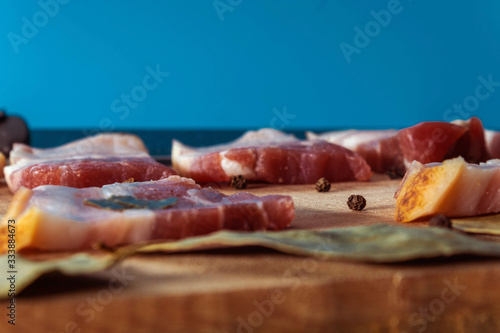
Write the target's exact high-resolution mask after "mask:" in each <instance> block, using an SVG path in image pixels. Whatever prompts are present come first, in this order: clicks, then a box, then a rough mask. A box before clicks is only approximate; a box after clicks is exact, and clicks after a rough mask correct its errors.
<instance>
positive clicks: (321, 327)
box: [0, 177, 500, 333]
mask: <svg viewBox="0 0 500 333" xmlns="http://www.w3.org/2000/svg"><path fill="white" fill-rule="evenodd" d="M397 186H398V181H390V180H386V179H384V178H382V177H378V178H376V180H375V181H371V182H366V183H342V184H332V190H331V191H330V192H328V193H318V192H316V191H315V190H314V186H305V185H300V186H276V185H273V186H263V185H252V186H250V187H249V188H248V189H247V191H249V192H252V193H254V194H257V195H265V194H271V193H272V194H275V193H280V194H289V195H291V196H292V197H293V198H294V201H295V205H296V210H297V218H296V220H295V221H294V223H293V226H292V228H326V227H335V226H336V227H345V226H352V225H366V224H373V223H378V222H384V223H394V224H395V223H396V222H394V220H393V214H394V200H393V198H392V196H393V194H394V191H395V190H396V188H397ZM223 191H224V192H226V193H232V192H234V190H231V189H227V188H226V189H223ZM351 194H361V195H363V196H364V197H365V198H366V200H367V206H366V208H365V210H363V211H361V212H354V211H351V210H349V208H348V207H347V204H346V202H347V198H348V197H349V195H351ZM10 198H11V196H10V194H8V192H7V191H6V189H5V187H2V188H0V210H1V213H5V210H6V205H7V203H8V201H9V200H10ZM407 226H408V227H425V223H412V224H407ZM483 238H484V239H488V240H491V241H500V238H497V237H493V236H488V237H483ZM56 255H57V256H59V255H61V254H36V253H32V254H30V256H31V257H35V258H40V259H43V258H49V257H53V256H56ZM450 284H451V285H454V284H455V285H456V286H457V287H455V289H454V290H452V289H453V287H450ZM456 288H458V289H456ZM6 304H7V303H6V302H3V303H1V305H0V307H1V308H2V309H3V310H1V311H0V313H1V314H2V315H1V316H0V318H2V319H1V321H0V332H2V333H3V332H163V331H172V332H391V333H402V332H407V333H410V332H499V331H500V260H498V259H484V258H475V257H460V258H452V259H433V260H421V261H413V262H409V263H404V264H390V265H387V264H385V265H375V264H363V263H352V262H343V261H322V260H318V259H313V258H306V257H296V256H291V255H285V254H281V253H278V252H274V251H270V250H265V249H262V248H257V247H245V248H238V249H224V250H211V251H200V252H195V253H185V254H168V255H167V254H148V255H136V256H134V257H132V258H129V259H126V260H125V261H124V262H123V263H121V264H120V265H118V266H115V267H114V268H112V269H111V270H109V271H106V272H102V273H99V274H93V275H90V276H84V277H73V278H70V277H65V276H61V275H58V274H52V275H50V276H45V277H43V278H42V279H40V280H39V281H37V282H35V283H34V284H33V285H32V286H30V287H28V288H27V289H26V290H25V291H24V292H23V293H22V294H21V295H20V296H19V297H18V299H17V325H16V326H15V327H13V326H11V325H8V324H7V319H6V318H7V317H6V316H5V315H4V313H6V310H5V306H6ZM4 305H5V306H4ZM426 309H427V310H426ZM420 311H424V312H426V314H425V316H426V317H423V316H422V315H420V314H419V313H420Z"/></svg>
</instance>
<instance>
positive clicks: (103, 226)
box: [0, 176, 295, 252]
mask: <svg viewBox="0 0 500 333" xmlns="http://www.w3.org/2000/svg"><path fill="white" fill-rule="evenodd" d="M113 196H132V197H134V198H137V199H147V200H161V199H167V198H177V201H176V202H175V204H174V205H172V206H171V207H168V208H166V209H154V210H153V209H127V210H123V211H115V210H109V209H103V208H98V207H96V206H94V205H90V204H88V203H86V199H96V200H98V199H106V198H111V197H113ZM294 216H295V210H294V205H293V201H292V198H291V197H289V196H282V195H268V196H263V197H257V196H254V195H252V194H250V193H244V192H240V193H237V194H233V195H230V196H228V195H224V194H222V193H220V192H218V191H215V190H213V189H202V188H201V187H200V186H199V185H197V184H196V183H195V182H194V181H193V180H191V179H187V178H182V177H179V176H171V177H169V178H166V179H162V180H158V181H152V182H141V183H124V184H118V183H117V184H112V185H106V186H103V187H102V188H98V187H90V188H84V189H75V188H70V187H64V186H53V185H46V186H40V187H37V188H35V189H33V190H29V189H26V188H21V189H20V190H19V191H18V192H17V193H16V194H15V195H14V199H13V201H12V203H11V205H10V208H9V211H8V212H7V214H6V215H5V217H4V219H3V221H2V224H1V225H0V249H1V250H2V251H3V252H5V251H6V249H7V237H6V229H7V221H8V220H9V219H15V221H16V222H15V227H16V248H17V249H23V248H32V249H41V250H78V249H87V248H90V247H91V245H92V244H93V243H95V242H98V243H102V244H104V245H106V246H118V245H125V244H131V243H136V242H144V241H149V240H159V239H179V238H184V237H189V236H195V235H203V234H207V233H210V232H213V231H217V230H220V229H231V230H241V231H245V230H278V229H283V228H286V227H288V226H289V225H290V223H291V222H292V220H293V218H294Z"/></svg>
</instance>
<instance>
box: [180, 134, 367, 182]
mask: <svg viewBox="0 0 500 333" xmlns="http://www.w3.org/2000/svg"><path fill="white" fill-rule="evenodd" d="M172 164H173V167H174V169H175V170H176V171H177V172H178V173H179V174H180V175H182V176H186V177H190V178H193V179H194V180H195V181H197V182H202V183H210V182H227V181H229V179H230V177H232V176H238V175H243V176H244V177H245V178H246V179H248V180H250V181H260V182H268V183H282V184H313V183H316V181H317V180H318V179H319V178H321V177H325V178H327V179H328V180H329V181H330V182H338V181H349V180H368V179H370V177H371V175H372V171H371V170H370V167H369V166H368V164H367V163H366V161H365V160H364V159H363V157H361V155H359V154H357V153H355V152H352V151H350V150H348V149H346V148H343V147H340V146H338V145H335V144H331V143H328V142H325V141H322V140H318V141H302V140H298V139H297V138H296V137H295V136H293V135H290V134H285V133H283V132H280V131H277V130H274V129H261V130H259V131H249V132H247V133H245V134H244V135H243V136H242V137H240V138H239V139H237V140H235V141H233V142H230V143H228V144H223V145H217V146H211V147H203V148H193V147H189V146H186V145H184V144H182V143H181V142H179V141H176V140H174V141H173V145H172Z"/></svg>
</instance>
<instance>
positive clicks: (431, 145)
mask: <svg viewBox="0 0 500 333" xmlns="http://www.w3.org/2000/svg"><path fill="white" fill-rule="evenodd" d="M307 137H308V138H309V139H322V140H326V141H328V142H331V143H335V144H338V145H341V146H343V147H346V148H348V149H351V150H353V151H355V152H357V153H359V154H360V155H361V156H363V157H364V158H365V159H366V161H367V162H368V164H369V165H370V167H371V168H372V169H373V170H374V171H375V172H379V173H382V172H386V171H394V172H396V173H398V174H402V173H404V171H405V170H406V169H407V168H408V167H409V166H410V165H411V163H412V162H413V161H419V162H421V163H424V164H425V163H431V162H442V161H444V160H445V159H449V158H453V157H457V156H462V157H464V158H465V160H466V161H468V162H471V163H479V162H484V161H486V160H488V158H489V154H488V151H487V149H486V143H485V138H484V129H483V125H482V123H481V121H480V120H479V119H478V118H476V117H473V118H471V119H469V120H467V121H461V120H459V121H454V122H452V123H447V122H442V121H434V122H422V123H419V124H417V125H415V126H412V127H408V128H405V129H402V130H400V131H396V130H380V131H356V130H348V131H338V132H327V133H323V134H320V135H316V134H314V133H310V132H309V133H308V134H307ZM499 150H500V148H499Z"/></svg>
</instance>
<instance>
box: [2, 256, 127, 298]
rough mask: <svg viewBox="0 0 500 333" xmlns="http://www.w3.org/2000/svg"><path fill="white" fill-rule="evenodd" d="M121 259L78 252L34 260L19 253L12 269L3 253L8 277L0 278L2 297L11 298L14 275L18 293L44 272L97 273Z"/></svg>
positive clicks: (3, 272) (4, 266)
mask: <svg viewBox="0 0 500 333" xmlns="http://www.w3.org/2000/svg"><path fill="white" fill-rule="evenodd" d="M11 258H12V257H11ZM119 259H121V257H118V256H117V255H116V254H105V255H89V254H86V253H77V254H74V255H72V256H70V257H64V258H61V259H53V260H46V261H33V260H29V259H26V258H24V257H23V256H21V255H19V254H17V255H16V258H15V266H14V268H13V269H11V268H8V267H7V260H8V256H7V255H2V256H0V269H1V271H2V274H5V276H6V277H7V278H3V279H0V299H7V298H9V297H8V295H9V289H10V288H11V281H9V279H8V278H9V277H10V276H12V275H13V276H14V279H13V280H12V282H13V283H14V285H15V293H16V295H17V294H19V292H20V291H21V290H23V289H24V288H26V287H27V286H29V285H30V284H31V283H32V282H33V281H35V280H36V279H38V278H39V277H40V276H42V275H44V274H47V273H51V272H55V271H58V272H61V273H63V274H65V275H81V274H91V273H97V272H100V271H103V270H105V269H107V268H109V267H111V266H112V265H113V264H114V263H115V262H117V261H118V260H119ZM13 272H15V273H13Z"/></svg>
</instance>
